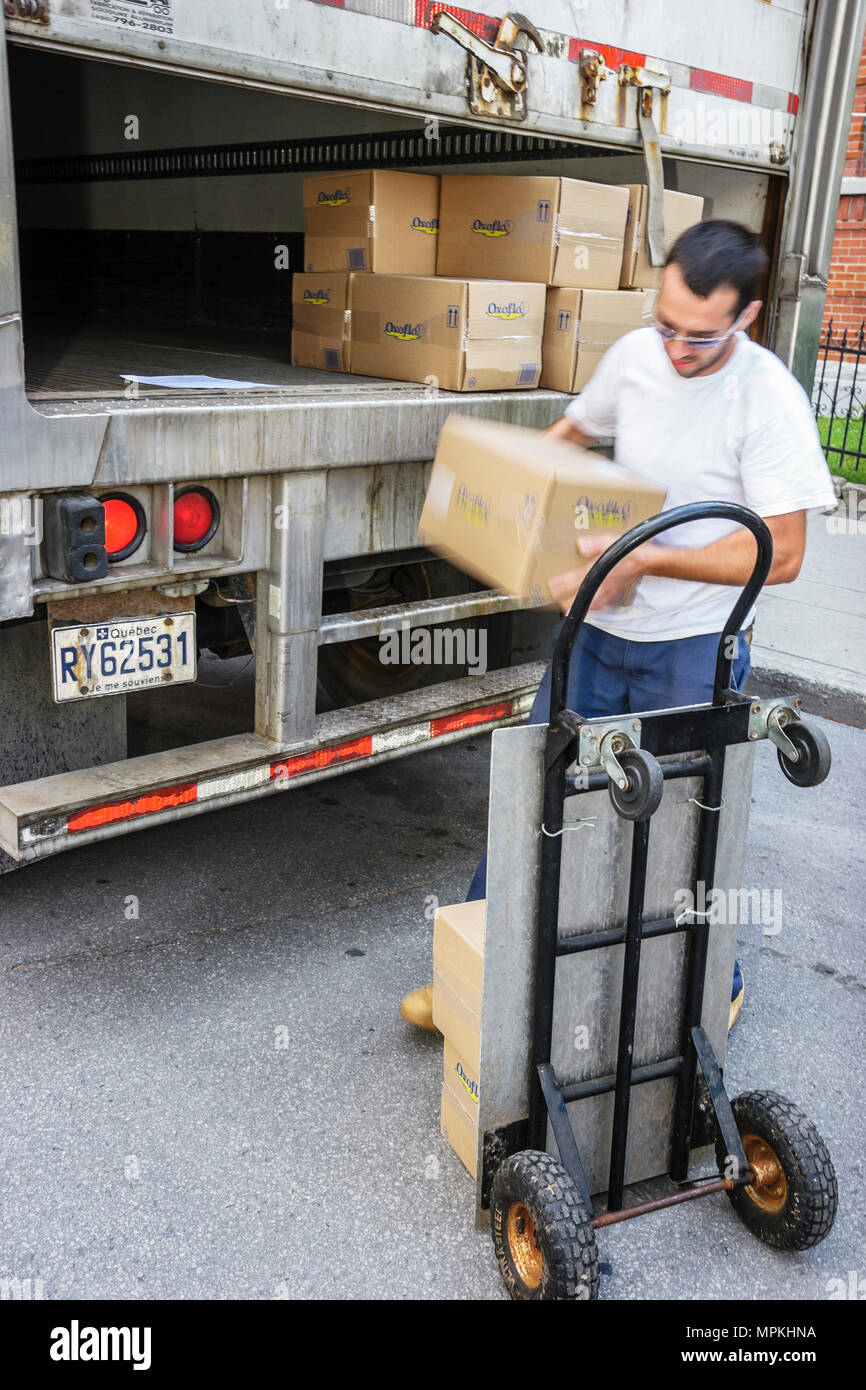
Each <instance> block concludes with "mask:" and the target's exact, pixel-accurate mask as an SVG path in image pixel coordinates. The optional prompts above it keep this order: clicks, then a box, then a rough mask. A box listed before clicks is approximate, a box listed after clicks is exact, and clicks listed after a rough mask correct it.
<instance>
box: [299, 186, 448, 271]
mask: <svg viewBox="0 0 866 1390" xmlns="http://www.w3.org/2000/svg"><path fill="white" fill-rule="evenodd" d="M438 232H439V176H438V174H406V173H403V172H401V171H399V172H398V171H394V170H390V169H366V170H361V171H360V172H359V171H358V170H353V171H352V172H351V173H343V174H340V173H335V174H311V175H309V176H308V177H307V178H305V179H304V270H305V271H321V270H372V271H375V272H376V273H378V274H380V275H382V274H386V275H387V274H388V273H389V272H390V271H394V272H398V273H399V272H401V271H402V272H405V273H406V274H409V275H434V274H435V273H436V243H437V241H438Z"/></svg>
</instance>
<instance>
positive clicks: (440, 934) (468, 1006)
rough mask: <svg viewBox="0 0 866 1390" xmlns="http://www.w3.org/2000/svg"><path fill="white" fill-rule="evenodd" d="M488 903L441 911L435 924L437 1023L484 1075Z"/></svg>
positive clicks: (469, 1064) (468, 1063)
mask: <svg viewBox="0 0 866 1390" xmlns="http://www.w3.org/2000/svg"><path fill="white" fill-rule="evenodd" d="M486 910H487V903H486V901H485V900H484V899H481V900H479V901H477V902H469V903H454V904H453V905H452V906H450V907H440V908H439V909H438V911H437V913H436V917H435V919H434V923H433V1022H434V1023H435V1024H436V1027H437V1028H438V1029H439V1031H440V1032H441V1033H443V1034H444V1036H445V1037H446V1038H447V1039H448V1042H449V1043H450V1044H451V1046H452V1047H453V1048H454V1049H455V1050H456V1052H457V1053H458V1054H459V1055H460V1057H461V1058H463V1059H464V1061H465V1065H466V1066H467V1067H468V1068H470V1069H471V1071H472V1074H473V1075H474V1076H476V1077H477V1075H478V1057H479V1045H480V1038H481V979H482V973H483V967H484V918H485V913H486Z"/></svg>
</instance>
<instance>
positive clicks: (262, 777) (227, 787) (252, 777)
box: [197, 763, 271, 801]
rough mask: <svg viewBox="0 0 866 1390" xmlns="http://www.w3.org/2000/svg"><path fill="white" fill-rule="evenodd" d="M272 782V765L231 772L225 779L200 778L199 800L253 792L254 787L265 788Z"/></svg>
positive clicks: (198, 786) (198, 787)
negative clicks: (232, 793) (234, 793)
mask: <svg viewBox="0 0 866 1390" xmlns="http://www.w3.org/2000/svg"><path fill="white" fill-rule="evenodd" d="M270 780H271V766H270V763H266V764H265V765H264V766H263V767H250V768H246V769H245V770H244V771H243V772H229V773H227V774H226V775H225V776H224V777H205V778H200V779H199V781H198V783H197V789H198V796H197V800H199V801H202V800H205V799H206V798H208V797H211V796H228V795H229V794H230V793H231V792H246V791H252V789H253V788H254V787H263V786H264V785H265V784H266V783H267V782H270Z"/></svg>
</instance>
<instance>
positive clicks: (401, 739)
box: [373, 719, 430, 753]
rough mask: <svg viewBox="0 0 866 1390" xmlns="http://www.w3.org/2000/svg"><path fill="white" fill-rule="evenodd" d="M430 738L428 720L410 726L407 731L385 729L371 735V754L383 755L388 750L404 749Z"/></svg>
mask: <svg viewBox="0 0 866 1390" xmlns="http://www.w3.org/2000/svg"><path fill="white" fill-rule="evenodd" d="M429 737H430V720H429V719H428V720H426V721H425V722H424V723H423V724H413V725H410V727H409V728H408V729H385V731H384V732H383V733H381V734H374V735H373V752H374V753H384V752H385V751H386V749H388V748H406V747H408V746H409V744H411V743H424V742H426V740H427V739H429Z"/></svg>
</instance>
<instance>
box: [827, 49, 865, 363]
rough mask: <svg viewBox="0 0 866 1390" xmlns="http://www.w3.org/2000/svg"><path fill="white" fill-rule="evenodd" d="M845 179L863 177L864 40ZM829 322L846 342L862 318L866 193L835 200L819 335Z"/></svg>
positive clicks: (863, 308)
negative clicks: (845, 334)
mask: <svg viewBox="0 0 866 1390" xmlns="http://www.w3.org/2000/svg"><path fill="white" fill-rule="evenodd" d="M844 177H846V178H860V179H862V178H866V40H864V44H863V52H862V54H861V55H860V72H859V74H858V77H857V92H856V95H855V97H854V113H853V116H852V120H851V129H850V131H849V134H848V150H847V154H846V158H845V171H844ZM830 319H832V320H833V336H834V337H835V336H836V334H837V333H841V332H842V330H843V329H845V328H847V329H848V340H849V342H850V341H851V336H852V331H853V332H856V331H857V330H858V329H859V327H860V324H861V323H862V322H863V320H864V319H866V194H858V195H856V196H845V197H841V198H840V199H839V215H838V218H837V220H836V235H835V238H834V240H833V258H832V260H831V262H830V278H829V282H828V290H827V303H826V306H825V309H824V323H823V325H822V329H821V332H822V334H823V333H824V332H826V329H827V325H828V323H829V322H830Z"/></svg>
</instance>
